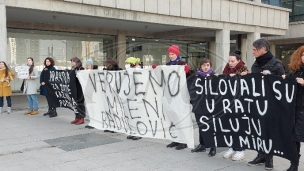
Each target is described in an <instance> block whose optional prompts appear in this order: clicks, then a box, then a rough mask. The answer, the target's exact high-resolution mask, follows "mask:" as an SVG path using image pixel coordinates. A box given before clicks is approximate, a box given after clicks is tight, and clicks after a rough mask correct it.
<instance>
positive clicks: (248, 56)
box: [245, 33, 261, 71]
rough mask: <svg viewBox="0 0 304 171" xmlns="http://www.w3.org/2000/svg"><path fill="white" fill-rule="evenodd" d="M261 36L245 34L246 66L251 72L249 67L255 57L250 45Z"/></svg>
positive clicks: (258, 34)
mask: <svg viewBox="0 0 304 171" xmlns="http://www.w3.org/2000/svg"><path fill="white" fill-rule="evenodd" d="M260 36H261V34H260V33H248V34H247V51H246V61H245V63H246V66H247V67H248V69H249V70H250V71H251V66H252V64H253V63H254V61H255V57H254V56H253V54H252V43H253V42H254V41H255V40H257V39H259V38H260Z"/></svg>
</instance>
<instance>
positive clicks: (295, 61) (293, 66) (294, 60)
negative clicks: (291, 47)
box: [288, 46, 304, 71]
mask: <svg viewBox="0 0 304 171" xmlns="http://www.w3.org/2000/svg"><path fill="white" fill-rule="evenodd" d="M303 52H304V46H301V47H299V48H298V49H297V50H296V51H294V52H293V53H292V55H291V56H290V63H289V65H288V67H289V69H290V70H292V71H297V70H299V69H300V67H301V65H303V62H302V59H301V58H302V54H303Z"/></svg>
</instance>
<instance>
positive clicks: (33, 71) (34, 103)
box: [23, 57, 39, 115]
mask: <svg viewBox="0 0 304 171" xmlns="http://www.w3.org/2000/svg"><path fill="white" fill-rule="evenodd" d="M27 66H29V76H28V78H27V79H25V80H24V89H23V94H26V95H27V100H28V103H29V110H28V111H27V112H25V113H24V114H25V115H37V114H38V99H37V95H36V93H37V86H36V79H37V78H38V77H39V75H38V69H37V68H36V67H35V65H34V59H33V58H31V57H28V58H27Z"/></svg>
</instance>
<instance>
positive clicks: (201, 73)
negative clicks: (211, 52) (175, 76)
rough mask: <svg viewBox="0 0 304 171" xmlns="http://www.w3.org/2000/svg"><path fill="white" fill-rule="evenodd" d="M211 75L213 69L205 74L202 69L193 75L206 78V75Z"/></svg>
mask: <svg viewBox="0 0 304 171" xmlns="http://www.w3.org/2000/svg"><path fill="white" fill-rule="evenodd" d="M212 73H213V69H212V68H210V69H209V70H208V71H207V72H204V71H203V70H202V69H200V70H198V71H197V72H196V74H195V76H203V77H206V76H207V75H210V74H212Z"/></svg>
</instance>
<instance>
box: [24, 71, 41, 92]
mask: <svg viewBox="0 0 304 171" xmlns="http://www.w3.org/2000/svg"><path fill="white" fill-rule="evenodd" d="M37 78H39V75H38V69H37V67H34V68H33V71H32V73H31V74H30V79H25V80H24V90H23V94H27V95H30V94H36V93H37V85H36V79H37Z"/></svg>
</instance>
